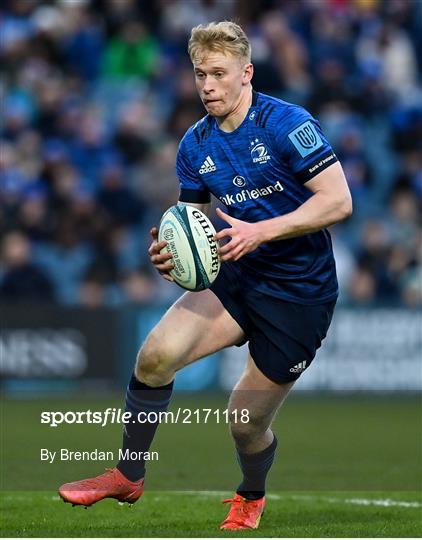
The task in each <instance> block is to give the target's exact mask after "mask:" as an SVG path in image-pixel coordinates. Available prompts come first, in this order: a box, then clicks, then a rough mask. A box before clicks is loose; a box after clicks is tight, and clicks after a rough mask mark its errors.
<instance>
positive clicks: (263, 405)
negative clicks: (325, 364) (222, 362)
mask: <svg viewBox="0 0 422 540" xmlns="http://www.w3.org/2000/svg"><path fill="white" fill-rule="evenodd" d="M293 385H294V381H292V382H286V383H280V384H278V383H275V382H273V381H272V380H270V379H269V378H268V377H266V376H265V375H264V374H263V373H262V371H260V370H259V369H258V368H257V366H256V365H255V362H254V361H253V359H252V357H251V356H250V355H249V356H248V362H247V365H246V368H245V370H244V372H243V374H242V376H241V378H240V379H239V381H238V383H237V384H236V386H235V387H234V389H233V391H232V393H231V396H230V402H229V411H231V413H232V414H231V418H232V419H237V417H238V416H239V414H240V413H239V411H242V410H244V411H245V410H247V411H248V417H249V419H250V420H249V423H250V424H251V425H250V426H249V427H250V428H251V429H253V428H254V427H256V428H257V429H259V430H262V431H265V430H266V429H267V428H268V427H269V426H270V425H271V422H272V420H273V418H274V416H275V414H276V412H277V410H278V408H279V407H280V405H281V404H282V403H283V401H284V399H285V398H286V397H287V395H288V393H289V392H290V390H291V388H292V387H293ZM235 411H237V412H235Z"/></svg>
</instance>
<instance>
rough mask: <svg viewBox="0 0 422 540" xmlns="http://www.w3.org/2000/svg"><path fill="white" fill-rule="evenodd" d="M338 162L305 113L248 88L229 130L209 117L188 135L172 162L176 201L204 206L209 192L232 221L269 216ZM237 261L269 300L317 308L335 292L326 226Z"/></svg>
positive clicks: (287, 207)
mask: <svg viewBox="0 0 422 540" xmlns="http://www.w3.org/2000/svg"><path fill="white" fill-rule="evenodd" d="M336 161H337V158H336V156H335V154H334V152H333V150H332V148H331V146H330V145H329V143H328V141H327V140H326V139H325V137H324V135H323V133H322V131H321V127H320V125H319V123H318V122H317V121H316V120H315V119H314V118H313V117H312V116H311V115H310V114H309V113H308V112H307V111H306V110H305V109H303V108H302V107H300V106H298V105H293V104H291V103H287V102H285V101H282V100H280V99H276V98H273V97H271V96H267V95H265V94H261V93H257V92H255V91H254V92H253V100H252V105H251V107H250V109H249V111H248V114H247V115H246V117H245V119H244V121H243V122H242V124H241V125H240V126H239V127H238V128H237V129H236V130H235V131H233V132H231V133H226V132H224V131H222V130H220V129H219V127H218V124H217V121H216V120H215V118H213V117H212V116H210V115H207V116H205V117H204V118H203V119H202V120H200V121H199V122H197V123H196V124H195V125H194V126H192V127H191V128H189V130H188V131H187V132H186V134H185V135H184V137H183V139H182V140H181V142H180V145H179V152H178V156H177V164H176V168H177V174H178V177H179V181H180V198H179V199H180V201H183V202H186V203H189V202H191V203H206V202H209V200H210V193H212V194H213V195H215V197H217V198H218V199H219V200H220V201H221V202H222V203H224V204H225V206H226V207H227V211H228V213H229V214H230V215H231V216H233V217H235V218H238V219H241V220H243V221H247V222H249V223H254V222H257V221H262V220H265V219H271V218H274V217H277V216H280V215H283V214H287V213H289V212H292V211H294V210H296V209H297V208H298V207H299V206H300V205H301V204H303V203H304V202H305V201H306V200H307V199H308V198H309V197H311V196H312V192H311V191H310V190H309V189H307V188H306V186H305V185H304V183H306V182H307V181H308V180H310V179H311V178H313V177H314V176H315V175H317V174H318V173H320V172H321V171H323V170H324V169H326V168H327V167H329V166H330V165H332V164H333V163H335V162H336ZM235 264H237V265H239V269H241V271H242V274H241V275H242V279H245V281H246V284H247V285H248V286H250V287H253V288H255V289H256V290H258V291H261V292H263V293H265V294H269V295H271V296H276V297H280V298H283V299H285V300H289V301H293V302H297V303H301V304H318V303H323V302H327V301H330V300H333V299H334V298H336V296H337V294H338V285H337V278H336V270H335V263H334V257H333V251H332V245H331V238H330V234H329V232H328V231H327V230H326V229H323V230H321V231H319V232H316V233H312V234H307V235H304V236H299V237H296V238H291V239H287V240H278V241H273V242H268V243H264V244H261V245H260V246H259V247H258V249H256V250H255V251H253V252H252V253H248V254H247V255H245V256H243V257H242V258H241V259H240V260H239V261H237V262H236V263H235Z"/></svg>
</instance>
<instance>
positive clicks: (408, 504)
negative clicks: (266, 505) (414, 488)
mask: <svg viewBox="0 0 422 540" xmlns="http://www.w3.org/2000/svg"><path fill="white" fill-rule="evenodd" d="M290 497H291V498H292V499H299V500H308V501H310V500H316V499H318V497H312V496H311V495H290ZM320 500H322V501H326V502H330V503H344V504H355V505H359V506H384V507H390V506H399V507H402V508H422V503H420V502H417V501H395V500H393V499H360V498H353V499H339V498H338V497H321V499H320Z"/></svg>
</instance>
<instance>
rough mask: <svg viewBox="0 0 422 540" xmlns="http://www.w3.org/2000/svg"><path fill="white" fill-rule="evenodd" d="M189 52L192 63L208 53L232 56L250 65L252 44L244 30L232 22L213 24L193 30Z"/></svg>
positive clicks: (201, 25)
mask: <svg viewBox="0 0 422 540" xmlns="http://www.w3.org/2000/svg"><path fill="white" fill-rule="evenodd" d="M188 52H189V56H190V59H191V61H192V63H194V62H197V61H198V60H200V59H202V58H203V57H204V55H205V54H206V53H207V52H218V53H222V54H224V55H228V54H229V55H232V56H235V57H238V58H239V59H240V60H242V61H244V63H245V64H249V63H250V61H251V44H250V42H249V39H248V37H247V35H246V34H245V32H244V31H243V29H242V28H241V27H240V26H239V25H238V24H236V23H234V22H232V21H222V22H211V23H209V24H207V25H203V24H200V25H198V26H195V27H194V28H192V31H191V35H190V39H189V44H188Z"/></svg>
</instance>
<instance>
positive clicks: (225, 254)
mask: <svg viewBox="0 0 422 540" xmlns="http://www.w3.org/2000/svg"><path fill="white" fill-rule="evenodd" d="M244 247H245V246H244V244H243V242H238V241H231V242H228V243H227V244H226V245H225V246H223V247H221V248H220V250H219V255H220V260H221V261H223V262H225V261H237V260H238V259H240V257H241V256H242V255H243V254H244V253H243V252H244Z"/></svg>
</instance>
